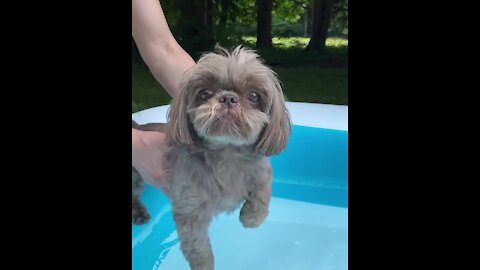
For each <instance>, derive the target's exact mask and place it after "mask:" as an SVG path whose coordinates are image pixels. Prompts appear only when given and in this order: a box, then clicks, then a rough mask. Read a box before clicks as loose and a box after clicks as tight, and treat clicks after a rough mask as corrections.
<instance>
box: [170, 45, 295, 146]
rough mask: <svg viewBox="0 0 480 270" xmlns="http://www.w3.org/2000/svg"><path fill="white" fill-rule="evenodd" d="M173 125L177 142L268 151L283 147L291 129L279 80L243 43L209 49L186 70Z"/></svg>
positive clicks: (173, 110) (172, 112)
mask: <svg viewBox="0 0 480 270" xmlns="http://www.w3.org/2000/svg"><path fill="white" fill-rule="evenodd" d="M169 125H170V128H168V131H167V140H168V141H169V142H170V143H173V144H177V145H187V146H189V147H190V148H194V147H195V146H196V145H198V143H200V142H208V143H210V144H214V145H223V144H233V145H254V146H255V149H256V150H257V151H258V152H260V153H262V154H265V155H272V154H276V153H278V152H280V151H281V150H283V148H284V147H285V146H286V143H287V140H288V137H289V134H290V119H289V115H288V112H287V110H286V108H285V101H284V98H283V92H282V89H281V86H280V83H279V81H278V80H277V78H276V76H275V74H274V73H273V71H272V70H270V69H269V68H268V67H266V66H265V65H263V64H262V63H261V62H260V60H259V59H258V55H257V54H256V53H254V52H253V51H251V50H247V49H244V48H241V47H237V48H236V49H234V50H233V51H232V52H231V53H230V52H227V51H226V50H224V49H221V48H218V49H217V53H209V54H205V55H203V56H202V57H201V58H200V60H199V61H198V63H197V65H195V66H194V67H193V68H192V69H190V70H189V71H188V72H187V73H186V74H185V76H184V78H183V80H182V82H181V85H180V92H179V95H178V96H177V97H176V98H175V99H174V101H173V103H172V105H171V110H170V112H169Z"/></svg>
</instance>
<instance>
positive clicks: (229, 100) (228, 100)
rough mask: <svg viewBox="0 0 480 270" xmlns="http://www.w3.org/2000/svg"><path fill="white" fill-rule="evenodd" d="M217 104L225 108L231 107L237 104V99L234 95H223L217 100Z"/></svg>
mask: <svg viewBox="0 0 480 270" xmlns="http://www.w3.org/2000/svg"><path fill="white" fill-rule="evenodd" d="M218 102H220V103H222V104H224V105H226V106H227V107H231V106H233V104H235V103H238V98H237V96H235V95H234V94H224V95H222V96H221V97H220V98H219V99H218Z"/></svg>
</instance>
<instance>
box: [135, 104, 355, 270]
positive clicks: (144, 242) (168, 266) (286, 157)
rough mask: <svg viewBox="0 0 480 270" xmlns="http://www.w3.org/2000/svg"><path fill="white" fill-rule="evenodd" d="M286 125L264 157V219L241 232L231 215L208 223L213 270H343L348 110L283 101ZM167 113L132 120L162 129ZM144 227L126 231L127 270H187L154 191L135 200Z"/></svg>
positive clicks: (163, 202)
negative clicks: (281, 142) (267, 186)
mask: <svg viewBox="0 0 480 270" xmlns="http://www.w3.org/2000/svg"><path fill="white" fill-rule="evenodd" d="M287 107H288V109H289V111H290V113H291V116H292V122H293V124H294V126H293V130H292V136H291V139H290V141H289V144H288V147H287V148H286V149H285V151H284V152H282V154H280V155H278V156H274V157H271V162H272V166H273V172H274V179H273V187H272V192H273V194H272V195H273V197H272V201H271V204H270V214H269V216H268V217H267V219H266V221H265V223H264V224H263V225H262V226H260V227H259V228H257V229H245V228H243V226H242V225H241V224H240V222H239V220H238V216H239V210H237V211H236V212H234V213H232V214H229V215H227V214H222V215H220V216H218V217H216V218H215V219H214V220H213V221H212V224H211V226H210V231H209V235H210V240H211V243H212V248H213V251H214V254H215V269H218V270H245V269H250V270H257V269H258V270H327V269H329V270H347V268H348V259H347V258H348V107H347V106H338V105H324V104H308V103H296V102H287ZM167 109H168V106H161V107H156V108H152V109H148V110H144V111H141V112H138V113H135V114H133V116H132V118H133V119H134V120H135V121H137V122H138V123H140V124H143V123H148V122H165V121H166V112H167ZM142 201H143V202H144V203H145V205H146V206H147V208H148V209H149V212H150V214H151V216H152V217H151V221H150V222H149V223H147V224H145V225H142V226H135V225H132V270H156V269H164V270H188V269H189V267H188V263H187V262H186V260H185V259H184V257H183V255H182V253H181V251H180V247H179V241H178V238H177V234H176V231H175V224H174V222H173V217H172V212H171V206H170V203H169V201H168V199H167V198H166V197H165V196H164V195H163V194H162V193H161V192H160V191H158V190H156V189H154V188H151V187H147V188H146V190H145V192H144V193H143V196H142Z"/></svg>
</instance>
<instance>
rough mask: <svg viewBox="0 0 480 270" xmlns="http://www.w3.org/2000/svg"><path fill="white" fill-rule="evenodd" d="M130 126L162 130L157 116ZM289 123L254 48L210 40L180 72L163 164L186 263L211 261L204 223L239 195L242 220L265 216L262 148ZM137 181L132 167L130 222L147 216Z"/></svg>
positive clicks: (278, 141)
mask: <svg viewBox="0 0 480 270" xmlns="http://www.w3.org/2000/svg"><path fill="white" fill-rule="evenodd" d="M202 90H203V91H202ZM205 90H208V91H205ZM252 92H254V93H255V94H252ZM202 93H203V94H202ZM205 93H206V94H205ZM256 97H259V99H258V100H257V99H256ZM132 127H134V128H138V129H143V130H156V131H164V130H165V126H164V125H161V124H149V125H148V126H139V125H136V123H134V122H133V123H132ZM290 129H291V123H290V118H289V114H288V111H287V109H286V107H285V100H284V97H283V92H282V88H281V86H280V83H279V81H278V80H277V78H276V76H275V74H274V72H273V71H272V70H271V69H269V68H268V67H267V66H265V65H264V64H263V63H262V62H261V61H260V60H259V58H258V55H257V54H256V53H255V52H254V51H251V50H248V49H245V48H241V47H237V48H235V49H234V50H233V51H232V52H228V51H226V50H225V49H222V48H219V47H217V48H216V53H208V54H205V55H203V56H202V57H201V58H200V60H199V61H198V63H197V65H195V66H194V67H193V68H191V69H190V70H189V71H188V72H187V73H186V74H185V76H184V77H183V79H182V82H181V84H180V92H179V95H178V97H176V98H175V99H174V100H173V103H172V104H171V109H170V111H169V114H168V124H167V127H166V141H167V144H168V145H169V146H171V147H170V149H171V150H169V153H167V155H166V157H167V158H166V160H165V164H164V167H165V171H166V177H167V183H168V190H169V197H170V199H171V201H172V206H173V216H174V221H175V223H176V226H177V232H178V236H179V238H180V242H181V250H182V252H183V254H184V255H185V257H186V259H187V261H188V262H189V264H190V267H191V269H194V270H212V269H213V268H214V259H213V253H212V249H211V246H210V241H209V238H208V226H209V223H210V221H211V220H212V218H213V217H214V216H215V215H217V214H219V213H221V212H231V211H233V210H235V209H236V208H237V207H239V206H240V205H241V204H242V203H243V207H242V208H241V211H240V222H241V223H242V224H243V226H244V227H257V226H259V225H260V224H261V223H262V222H263V221H264V220H265V218H266V216H267V215H268V205H269V202H270V197H271V181H272V171H271V169H270V168H271V167H270V164H269V161H268V159H267V156H270V155H275V154H278V153H279V152H280V151H282V150H283V149H284V148H285V146H286V144H287V141H288V138H289V135H290ZM141 186H142V180H141V178H140V176H139V175H138V172H137V171H136V170H135V169H134V168H132V188H133V191H132V218H133V222H134V223H136V224H142V223H145V222H147V221H148V218H149V216H148V213H147V211H146V209H145V207H144V206H143V205H142V204H141V202H140V200H139V195H140V190H141Z"/></svg>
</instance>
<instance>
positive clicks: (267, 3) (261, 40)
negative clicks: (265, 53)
mask: <svg viewBox="0 0 480 270" xmlns="http://www.w3.org/2000/svg"><path fill="white" fill-rule="evenodd" d="M256 3H257V48H271V47H272V6H273V4H272V0H256Z"/></svg>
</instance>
